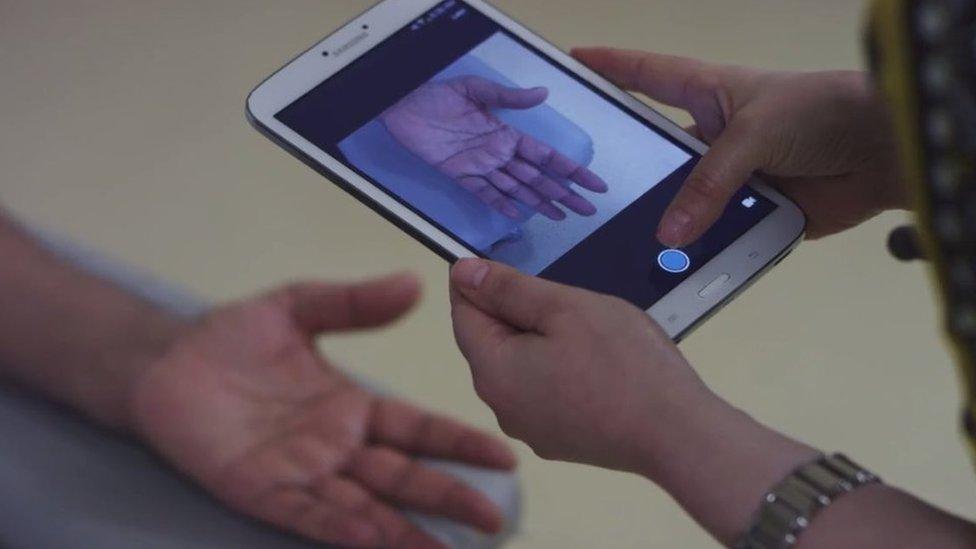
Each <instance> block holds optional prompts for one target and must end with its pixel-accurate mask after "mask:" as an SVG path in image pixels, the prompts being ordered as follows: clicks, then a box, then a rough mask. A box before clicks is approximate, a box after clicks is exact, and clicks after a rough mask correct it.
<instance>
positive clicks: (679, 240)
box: [657, 210, 691, 248]
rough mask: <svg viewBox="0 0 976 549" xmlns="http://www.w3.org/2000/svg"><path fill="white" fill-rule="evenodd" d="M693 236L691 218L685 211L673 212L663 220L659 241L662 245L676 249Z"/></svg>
mask: <svg viewBox="0 0 976 549" xmlns="http://www.w3.org/2000/svg"><path fill="white" fill-rule="evenodd" d="M689 234H691V216H690V215H688V212H685V211H684V210H672V211H670V212H668V214H667V215H665V216H664V219H662V220H661V225H660V226H659V227H658V230H657V239H658V240H659V241H661V244H664V245H665V246H670V247H672V248H676V247H678V246H681V245H682V244H684V243H685V240H686V239H687V238H688V235H689Z"/></svg>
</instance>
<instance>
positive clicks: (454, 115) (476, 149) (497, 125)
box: [381, 76, 607, 220]
mask: <svg viewBox="0 0 976 549" xmlns="http://www.w3.org/2000/svg"><path fill="white" fill-rule="evenodd" d="M546 97H548V90H546V89H545V88H531V89H519V88H507V87H504V86H502V85H500V84H498V83H496V82H493V81H491V80H487V79H485V78H481V77H478V76H464V77H459V78H454V79H451V80H447V81H444V82H432V83H428V84H424V85H423V86H421V87H420V88H418V89H417V90H416V91H414V92H413V93H411V94H410V95H408V96H407V97H405V98H404V99H403V100H401V101H400V102H399V103H397V104H396V105H394V106H393V107H391V108H390V109H388V110H387V111H386V112H384V113H383V115H382V116H381V120H382V121H383V124H384V125H385V126H386V128H387V130H389V132H390V134H392V135H393V137H394V138H395V139H396V140H397V141H398V142H399V143H400V144H402V145H403V146H404V147H406V148H407V149H408V150H409V151H411V152H412V153H414V154H416V155H417V156H419V157H420V158H421V159H423V160H424V161H425V162H427V163H428V164H430V165H432V166H434V167H435V168H437V169H438V170H439V171H440V172H442V173H444V174H445V175H447V176H448V177H450V178H452V179H453V180H454V181H455V182H457V184H458V185H460V186H461V187H463V188H464V189H466V190H468V191H470V192H472V193H474V194H475V195H476V196H477V197H478V198H479V199H480V200H481V201H482V202H484V203H485V204H488V205H489V206H491V207H492V208H494V209H496V210H498V211H499V212H501V213H502V214H504V215H506V216H508V217H510V218H513V219H517V218H519V216H520V214H519V210H518V208H517V207H516V205H515V201H518V202H521V203H523V204H525V205H527V206H529V207H530V208H533V209H534V210H536V211H538V212H539V213H541V214H542V215H544V216H546V217H548V218H549V219H553V220H561V219H564V218H565V217H566V214H565V213H564V212H563V211H562V210H561V209H560V208H559V207H557V206H556V205H555V204H553V202H558V203H560V204H562V205H563V206H565V207H566V208H568V209H570V210H572V211H573V212H576V213H577V214H580V215H586V216H589V215H593V214H594V213H596V208H595V207H594V206H593V204H592V203H590V202H589V201H588V200H586V199H585V198H583V197H582V196H580V195H579V194H578V193H576V192H575V191H573V190H572V189H569V188H567V187H566V186H564V185H563V184H562V183H561V181H562V180H569V181H572V182H574V183H576V184H577V185H579V186H581V187H583V188H584V189H587V190H589V191H593V192H598V193H602V192H606V191H607V184H606V183H605V182H604V181H603V180H602V179H600V178H599V177H598V176H597V175H596V174H594V173H593V172H591V171H590V170H588V169H587V168H585V167H583V166H580V165H579V164H577V163H576V162H574V161H573V160H571V159H569V158H567V157H566V156H564V155H562V154H560V153H559V152H558V151H555V150H554V149H553V148H552V147H550V146H549V145H547V144H545V143H541V142H539V141H537V140H535V139H533V138H532V137H530V136H528V135H525V134H523V133H522V132H520V131H518V130H516V129H515V128H512V127H511V126H509V125H507V124H505V123H504V122H502V121H501V120H499V119H498V117H496V116H495V115H494V114H492V112H491V111H492V109H529V108H532V107H535V106H537V105H540V104H542V103H543V102H544V101H545V100H546Z"/></svg>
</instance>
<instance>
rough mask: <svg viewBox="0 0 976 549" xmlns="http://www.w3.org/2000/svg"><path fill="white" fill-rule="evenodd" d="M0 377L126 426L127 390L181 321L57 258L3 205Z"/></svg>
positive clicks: (0, 216) (107, 422)
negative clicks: (6, 215) (15, 221)
mask: <svg viewBox="0 0 976 549" xmlns="http://www.w3.org/2000/svg"><path fill="white" fill-rule="evenodd" d="M0 258H3V259H2V261H0V311H2V313H0V376H2V377H4V378H6V379H8V380H13V381H16V382H19V383H21V384H23V385H26V386H28V387H31V388H32V389H35V390H37V391H39V392H42V393H44V394H46V395H48V396H50V397H52V398H54V399H56V400H59V401H61V402H64V403H66V404H69V405H71V406H73V407H75V408H77V409H78V410H81V411H83V412H84V413H86V414H88V415H89V416H91V417H93V418H95V419H97V420H98V421H99V422H101V423H103V424H105V425H109V426H112V427H117V428H123V429H124V428H127V427H128V425H127V423H128V420H129V418H128V403H127V402H126V398H127V395H129V393H130V388H131V387H132V385H133V383H134V382H135V380H136V378H137V377H138V376H139V375H140V374H141V373H142V371H143V370H144V368H145V367H146V365H147V364H148V363H150V362H151V361H153V360H155V359H156V358H158V357H159V356H160V355H162V354H163V352H164V351H165V350H166V349H167V348H168V347H169V345H170V343H171V342H172V341H173V340H174V338H176V337H177V335H178V334H179V333H180V332H181V331H183V330H185V329H186V325H185V323H184V321H182V320H180V319H178V318H176V317H174V316H172V315H170V314H167V313H166V312H163V311H161V310H159V309H157V308H156V307H154V306H152V305H150V304H149V303H147V302H145V301H142V300H140V299H138V298H136V297H134V296H132V295H130V294H127V293H125V292H123V291H121V290H119V289H118V288H116V287H115V286H113V285H111V284H108V283H106V282H103V281H102V280H100V279H98V278H95V277H93V276H90V275H88V274H86V273H83V272H82V271H80V270H78V269H75V268H73V267H71V266H69V265H66V264H64V263H62V262H61V261H59V260H58V259H57V258H56V257H54V256H53V255H52V254H50V253H49V252H47V251H45V250H43V249H42V248H41V247H39V246H38V245H37V244H36V243H35V242H34V241H33V240H32V239H31V238H30V237H28V236H27V235H26V234H25V233H24V232H23V231H21V230H20V229H19V228H17V227H16V226H15V225H14V224H13V223H12V222H11V220H10V219H9V218H7V217H5V216H4V214H3V212H2V211H0Z"/></svg>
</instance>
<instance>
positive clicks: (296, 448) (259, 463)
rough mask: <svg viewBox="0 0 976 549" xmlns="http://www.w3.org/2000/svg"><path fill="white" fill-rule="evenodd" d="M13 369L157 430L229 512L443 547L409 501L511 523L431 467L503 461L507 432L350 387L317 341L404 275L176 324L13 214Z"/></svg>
mask: <svg viewBox="0 0 976 549" xmlns="http://www.w3.org/2000/svg"><path fill="white" fill-rule="evenodd" d="M0 258H2V262H0V379H5V380H10V381H15V382H18V383H20V384H22V385H25V386H28V387H30V388H32V389H34V390H35V391H37V392H40V393H43V394H45V395H47V396H49V397H51V398H53V399H55V400H58V401H60V402H63V403H66V404H68V405H70V406H72V407H74V408H76V409H78V410H80V411H82V412H84V413H86V414H88V415H89V416H90V417H92V418H94V419H96V420H97V421H99V422H100V423H102V424H104V425H108V426H111V427H114V428H117V429H120V430H123V431H127V432H130V433H132V434H134V435H137V436H139V437H141V438H142V439H143V440H145V441H146V442H147V443H149V444H150V445H151V446H152V447H153V448H154V449H155V450H156V451H157V452H158V453H160V454H161V455H163V456H164V457H166V458H168V459H169V460H170V461H171V462H172V464H173V465H174V466H175V467H177V468H179V469H180V470H181V471H182V472H184V473H185V474H187V475H188V476H190V477H192V478H194V479H195V480H196V481H197V482H199V483H200V484H201V485H202V486H203V487H205V488H206V489H208V490H209V491H210V492H211V494H213V495H214V496H215V497H216V498H217V499H219V500H220V501H222V502H223V503H225V504H227V505H228V506H230V507H232V508H234V509H236V510H238V511H240V512H242V513H246V514H249V515H251V516H253V517H256V518H259V519H262V520H265V521H267V522H270V523H272V524H274V525H276V526H278V527H280V528H284V529H286V530H290V531H292V532H295V533H298V534H302V535H304V536H306V537H309V538H311V539H314V540H317V541H322V542H328V543H336V544H340V545H343V546H346V545H349V546H356V547H395V546H396V547H399V546H410V547H439V546H440V544H439V543H437V542H436V541H435V540H434V539H433V538H431V537H430V536H429V535H427V534H426V533H425V532H423V531H422V530H420V529H419V528H417V527H416V526H415V525H413V524H412V523H410V522H409V521H408V520H407V519H406V517H405V516H404V514H403V512H402V511H401V510H400V509H401V508H403V509H409V510H414V511H420V512H424V513H427V514H433V515H440V516H444V517H447V518H450V519H453V520H455V521H457V522H461V523H464V524H467V525H470V526H473V527H475V528H478V529H480V530H483V531H486V532H497V531H498V530H499V529H500V528H501V526H502V524H501V520H502V517H501V514H500V512H499V510H498V509H497V508H496V507H495V506H494V505H493V504H492V503H491V502H490V500H488V499H487V498H486V496H484V495H483V494H481V493H480V492H477V491H475V490H474V489H473V488H471V487H468V486H467V485H465V484H463V483H462V482H461V481H459V480H457V479H456V478H454V477H453V476H449V475H446V474H444V473H441V472H439V471H436V470H434V469H431V468H429V467H427V466H426V465H424V464H423V463H421V462H420V461H418V458H420V457H433V458H440V459H446V460H453V461H457V462H465V463H468V464H473V465H478V466H483V467H490V468H496V469H509V468H512V467H513V466H514V465H515V459H514V457H513V455H512V454H511V452H510V451H509V450H508V448H507V447H506V446H505V445H504V444H503V443H502V442H500V441H498V440H496V439H494V438H493V437H491V436H489V435H487V434H484V433H481V432H478V431H476V430H474V429H471V428H469V427H467V426H465V425H462V424H460V423H457V422H455V421H452V420H451V419H448V418H446V417H442V416H438V415H435V414H431V413H428V412H426V411H425V410H422V409H420V408H418V407H415V406H413V405H411V404H408V403H406V402H403V401H400V400H397V399H393V398H387V397H382V396H377V395H374V394H372V393H370V392H369V391H366V390H365V389H363V388H362V387H360V386H359V385H357V384H356V383H354V382H352V381H351V380H350V379H349V378H348V377H347V376H346V375H344V374H343V373H342V372H341V371H339V370H338V369H337V368H335V367H334V366H333V365H332V363H331V362H330V361H329V360H328V359H327V357H325V356H323V355H322V354H320V353H319V352H318V351H317V349H316V347H315V337H316V336H317V335H319V334H321V333H325V332H332V331H337V330H354V329H365V328H373V327H378V326H380V325H383V324H387V323H389V322H392V321H394V320H396V319H397V318H399V317H400V316H402V315H403V314H404V313H405V312H406V311H407V310H409V309H410V308H411V306H412V305H413V304H414V303H415V302H416V300H417V298H418V295H419V285H418V283H417V281H416V280H415V279H413V278H412V277H410V276H406V275H399V276H393V277H388V278H385V279H380V280H376V281H367V282H361V283H354V284H330V283H325V282H307V283H301V284H292V285H289V286H286V287H284V288H280V289H278V290H275V291H272V292H269V293H267V294H264V295H260V296H258V297H255V298H252V299H249V300H245V301H241V302H237V303H232V304H230V305H227V306H224V307H221V308H218V309H215V310H214V311H213V312H212V313H210V314H209V315H207V316H206V317H205V318H202V319H199V320H194V321H192V322H189V321H184V320H181V319H179V318H175V317H173V316H171V315H169V314H167V313H165V312H163V311H161V310H159V309H157V308H155V307H154V306H152V305H151V304H149V303H147V302H144V301H142V300H140V299H138V298H136V297H133V296H131V295H129V294H127V293H126V292H124V291H122V290H120V289H119V288H116V287H115V286H113V285H111V284H109V283H107V282H104V281H102V280H100V279H98V278H95V277H92V276H90V275H88V274H85V273H83V272H81V271H79V270H77V269H74V268H72V267H70V266H68V265H66V264H64V263H61V262H60V261H58V259H57V258H55V257H54V256H52V255H50V254H49V253H47V252H45V251H44V250H42V249H41V248H40V247H38V246H37V245H36V244H35V243H34V242H32V241H31V239H30V238H29V237H27V236H26V235H25V234H24V233H23V232H22V231H20V230H18V229H17V228H16V227H15V226H14V225H13V224H12V223H11V222H10V221H9V220H8V219H6V218H3V217H2V213H0Z"/></svg>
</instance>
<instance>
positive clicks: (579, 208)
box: [562, 195, 596, 217]
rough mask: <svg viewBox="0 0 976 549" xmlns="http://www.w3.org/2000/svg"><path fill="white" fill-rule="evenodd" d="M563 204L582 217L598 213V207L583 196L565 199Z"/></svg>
mask: <svg viewBox="0 0 976 549" xmlns="http://www.w3.org/2000/svg"><path fill="white" fill-rule="evenodd" d="M562 203H563V204H564V205H565V206H566V207H567V208H569V209H570V210H573V211H574V212H576V213H578V214H580V215H584V216H587V217H588V216H591V215H594V214H595V213H596V206H594V205H593V204H591V203H590V202H589V201H588V200H586V199H585V198H583V197H581V196H575V195H574V196H568V197H566V198H565V199H563V201H562Z"/></svg>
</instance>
